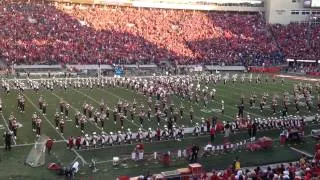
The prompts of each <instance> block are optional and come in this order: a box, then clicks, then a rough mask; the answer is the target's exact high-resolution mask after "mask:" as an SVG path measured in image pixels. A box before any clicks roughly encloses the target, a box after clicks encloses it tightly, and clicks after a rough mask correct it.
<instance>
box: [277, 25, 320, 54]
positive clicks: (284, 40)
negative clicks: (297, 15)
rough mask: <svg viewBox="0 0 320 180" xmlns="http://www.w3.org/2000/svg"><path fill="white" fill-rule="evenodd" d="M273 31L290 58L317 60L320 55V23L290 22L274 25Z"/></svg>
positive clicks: (283, 50)
mask: <svg viewBox="0 0 320 180" xmlns="http://www.w3.org/2000/svg"><path fill="white" fill-rule="evenodd" d="M271 27H272V31H273V32H274V35H275V38H276V40H277V42H278V43H279V45H280V47H281V51H282V52H283V53H284V55H285V56H286V57H288V58H293V59H310V60H317V59H319V57H320V41H319V39H320V25H319V24H309V23H307V24H305V23H301V24H296V23H295V24H294V23H292V24H289V25H286V26H283V25H278V24H277V25H272V26H271Z"/></svg>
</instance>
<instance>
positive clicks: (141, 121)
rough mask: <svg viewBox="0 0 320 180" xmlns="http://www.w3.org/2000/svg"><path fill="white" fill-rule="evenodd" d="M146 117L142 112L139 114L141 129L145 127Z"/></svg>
mask: <svg viewBox="0 0 320 180" xmlns="http://www.w3.org/2000/svg"><path fill="white" fill-rule="evenodd" d="M144 116H145V114H144V112H143V111H141V112H140V113H139V121H140V126H141V127H142V126H143V119H144Z"/></svg>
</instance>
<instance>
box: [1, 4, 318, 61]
mask: <svg viewBox="0 0 320 180" xmlns="http://www.w3.org/2000/svg"><path fill="white" fill-rule="evenodd" d="M31 2H33V1H31ZM0 9H1V10H3V11H1V13H0V15H1V16H2V17H4V18H0V25H1V30H0V53H1V57H2V58H4V59H6V60H7V61H8V62H10V63H12V62H13V63H18V64H19V63H20V64H21V63H27V64H34V63H38V64H48V63H49V64H57V63H62V64H66V63H71V64H76V63H82V64H87V63H95V64H96V63H105V64H107V63H108V64H112V63H118V62H122V63H136V62H141V63H147V62H150V61H151V62H159V61H162V60H171V61H172V62H175V63H178V64H207V65H211V64H215V65H216V64H226V65H262V64H263V63H264V64H265V65H267V66H268V65H270V64H279V63H283V61H282V60H283V59H284V57H287V58H293V59H317V58H318V59H319V56H320V41H319V38H320V26H319V25H312V26H309V25H308V24H290V25H288V26H281V25H272V26H271V28H270V29H272V32H273V35H274V37H275V40H276V41H277V42H278V44H277V43H276V41H274V39H273V38H272V33H270V31H269V30H268V29H269V28H267V26H266V25H265V22H264V21H263V18H262V17H261V16H262V15H261V14H246V15H244V14H239V13H229V12H223V13H221V12H200V11H181V10H165V9H137V8H128V7H98V6H95V7H92V6H79V5H74V6H65V5H62V4H56V5H55V6H54V5H49V4H37V3H26V2H11V1H8V0H6V1H1V2H0ZM278 45H279V47H280V49H281V51H282V53H279V52H280V51H279V47H278ZM283 55H284V56H283Z"/></svg>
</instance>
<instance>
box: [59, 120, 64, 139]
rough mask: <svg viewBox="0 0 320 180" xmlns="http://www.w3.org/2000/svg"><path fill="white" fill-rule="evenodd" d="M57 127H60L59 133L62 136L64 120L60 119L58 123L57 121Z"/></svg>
mask: <svg viewBox="0 0 320 180" xmlns="http://www.w3.org/2000/svg"><path fill="white" fill-rule="evenodd" d="M59 127H60V132H61V134H62V135H63V130H64V120H63V118H61V119H60V121H59Z"/></svg>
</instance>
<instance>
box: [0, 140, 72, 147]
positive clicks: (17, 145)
mask: <svg viewBox="0 0 320 180" xmlns="http://www.w3.org/2000/svg"><path fill="white" fill-rule="evenodd" d="M53 142H54V143H62V142H66V141H65V140H57V141H53ZM35 144H36V143H25V144H16V145H12V146H11V147H25V146H33V145H35ZM4 148H5V146H0V149H4Z"/></svg>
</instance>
